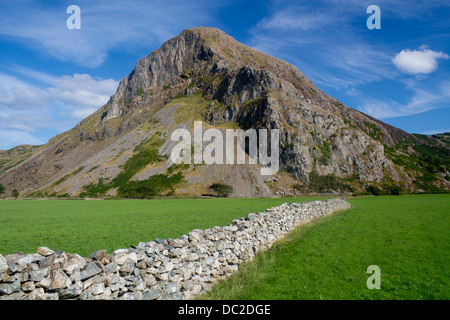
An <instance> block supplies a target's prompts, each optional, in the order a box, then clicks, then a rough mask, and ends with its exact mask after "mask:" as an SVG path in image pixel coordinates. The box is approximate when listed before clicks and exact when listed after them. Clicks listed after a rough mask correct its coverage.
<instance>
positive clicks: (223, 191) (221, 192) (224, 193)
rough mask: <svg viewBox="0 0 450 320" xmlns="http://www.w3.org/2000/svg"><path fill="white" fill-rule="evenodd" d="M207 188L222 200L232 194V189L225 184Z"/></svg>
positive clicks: (215, 184)
mask: <svg viewBox="0 0 450 320" xmlns="http://www.w3.org/2000/svg"><path fill="white" fill-rule="evenodd" d="M209 188H210V189H211V190H214V191H215V192H216V193H217V195H218V196H219V197H222V198H226V197H228V196H229V195H230V194H232V193H233V187H232V186H229V185H226V184H221V183H214V184H212V185H211V186H209Z"/></svg>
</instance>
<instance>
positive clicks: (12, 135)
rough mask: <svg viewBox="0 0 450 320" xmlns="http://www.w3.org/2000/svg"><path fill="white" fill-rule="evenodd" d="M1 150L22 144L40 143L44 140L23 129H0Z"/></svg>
mask: <svg viewBox="0 0 450 320" xmlns="http://www.w3.org/2000/svg"><path fill="white" fill-rule="evenodd" d="M0 137H1V138H0V150H6V149H10V148H12V147H15V146H18V145H20V144H34V145H40V144H43V143H44V141H42V140H40V139H37V138H36V137H35V136H34V135H33V134H30V132H26V131H22V130H3V129H0Z"/></svg>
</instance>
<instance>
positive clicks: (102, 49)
mask: <svg viewBox="0 0 450 320" xmlns="http://www.w3.org/2000/svg"><path fill="white" fill-rule="evenodd" d="M76 5H78V6H79V7H80V9H81V29H80V30H69V29H68V28H67V27H66V19H67V18H69V14H67V13H66V8H67V6H68V4H67V6H64V5H57V6H47V5H46V6H44V5H30V4H29V3H28V1H26V2H19V1H15V2H14V3H13V2H11V3H10V2H6V1H4V2H2V3H0V34H3V35H6V36H8V37H9V38H10V39H14V40H16V41H18V42H20V43H23V44H25V45H27V46H31V47H33V48H34V49H36V50H37V51H40V53H41V54H42V53H44V54H49V55H51V56H53V57H55V58H57V59H59V60H62V61H67V62H72V63H75V64H79V65H83V66H87V67H98V66H100V65H102V64H103V62H104V61H105V60H106V59H107V57H108V54H109V52H110V51H111V50H116V51H128V52H130V51H131V52H133V51H134V50H136V48H149V47H151V46H152V45H160V44H161V42H163V41H166V40H167V39H169V38H171V37H173V36H175V35H176V34H178V33H179V32H181V31H182V29H184V28H185V27H186V26H192V27H195V26H198V25H205V24H209V23H211V21H212V18H211V10H214V9H215V8H216V7H219V6H222V5H224V4H223V3H221V2H214V1H209V0H199V1H185V0H173V1H166V0H154V1H147V0H129V1H109V0H97V1H90V0H79V1H77V3H76Z"/></svg>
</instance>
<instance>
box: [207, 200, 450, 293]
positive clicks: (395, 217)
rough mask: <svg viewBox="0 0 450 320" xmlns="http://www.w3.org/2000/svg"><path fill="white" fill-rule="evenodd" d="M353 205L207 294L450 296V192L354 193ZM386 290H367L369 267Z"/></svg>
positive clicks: (308, 228)
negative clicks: (377, 273)
mask: <svg viewBox="0 0 450 320" xmlns="http://www.w3.org/2000/svg"><path fill="white" fill-rule="evenodd" d="M349 202H350V203H351V204H352V209H350V210H348V211H343V212H339V213H335V214H334V215H332V216H328V217H324V218H321V219H319V220H318V221H317V222H315V223H313V224H309V225H306V226H302V227H300V228H298V229H297V230H295V231H294V232H292V233H291V234H290V235H289V236H288V237H287V238H285V239H284V240H283V241H279V242H278V243H276V244H275V245H274V246H272V248H271V249H270V250H267V251H265V252H261V253H260V254H258V256H257V257H256V258H255V259H254V260H253V261H251V262H249V263H246V264H244V265H243V266H242V267H241V268H240V272H239V273H237V274H235V275H233V276H231V277H230V278H228V279H227V280H225V281H222V282H220V283H219V284H218V285H217V286H215V287H214V288H213V290H212V291H211V292H210V293H209V294H207V295H204V296H203V297H202V298H206V299H264V300H266V299H283V300H290V299H314V300H318V299H377V300H378V299H411V300H412V299H414V300H415V299H445V300H447V299H449V298H450V268H449V266H450V196H449V195H417V196H381V197H367V198H356V199H350V200H349ZM370 265H377V266H379V267H380V270H381V289H380V290H377V289H373V290H369V289H367V285H366V281H367V278H368V277H369V276H370V274H367V273H366V270H367V267H368V266H370Z"/></svg>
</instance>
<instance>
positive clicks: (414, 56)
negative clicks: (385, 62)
mask: <svg viewBox="0 0 450 320" xmlns="http://www.w3.org/2000/svg"><path fill="white" fill-rule="evenodd" d="M448 58H449V56H448V55H447V54H446V53H443V52H436V51H433V50H430V49H428V48H427V47H426V46H421V47H420V48H419V50H409V49H405V50H402V51H400V52H399V53H398V54H397V55H396V56H395V58H393V59H392V62H393V63H394V65H395V66H396V67H397V68H398V69H399V70H400V71H402V72H406V73H409V74H428V73H431V72H433V71H435V70H436V69H437V67H438V62H437V59H448Z"/></svg>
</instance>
